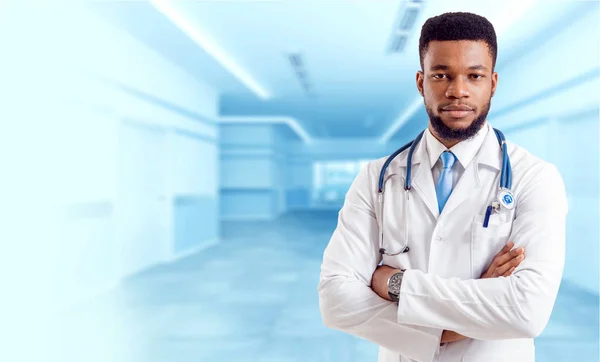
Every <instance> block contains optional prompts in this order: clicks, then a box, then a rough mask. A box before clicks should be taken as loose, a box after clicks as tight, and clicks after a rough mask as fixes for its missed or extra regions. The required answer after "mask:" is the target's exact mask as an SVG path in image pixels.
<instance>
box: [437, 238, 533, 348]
mask: <svg viewBox="0 0 600 362" xmlns="http://www.w3.org/2000/svg"><path fill="white" fill-rule="evenodd" d="M514 245H515V244H514V243H513V242H512V241H509V242H508V244H506V245H505V246H504V248H502V250H500V252H499V253H498V254H496V255H495V256H494V259H492V263H491V264H490V266H489V267H488V268H487V270H486V271H485V272H484V273H483V274H482V275H481V277H480V279H486V278H497V277H507V276H510V275H511V274H512V272H513V271H515V268H516V267H517V266H519V264H521V262H522V261H523V259H525V250H524V249H523V248H516V249H512V247H513V246H514ZM465 338H467V337H465V336H463V335H462V334H458V333H456V332H453V331H447V330H444V332H442V339H441V341H440V343H448V342H456V341H460V340H462V339H465Z"/></svg>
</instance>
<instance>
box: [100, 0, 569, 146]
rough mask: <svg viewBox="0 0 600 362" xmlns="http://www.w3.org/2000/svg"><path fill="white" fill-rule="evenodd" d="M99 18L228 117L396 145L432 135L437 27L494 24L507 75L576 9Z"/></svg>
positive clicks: (117, 14)
mask: <svg viewBox="0 0 600 362" xmlns="http://www.w3.org/2000/svg"><path fill="white" fill-rule="evenodd" d="M165 3H166V4H167V5H168V11H165V8H163V7H161V6H162V4H165ZM413 3H414V4H413ZM95 7H96V9H97V10H98V11H99V12H101V13H102V14H103V16H106V17H107V18H108V19H110V20H111V21H113V22H115V23H117V24H118V25H119V26H121V27H123V28H124V29H126V30H127V31H128V32H129V33H131V34H132V35H133V36H135V37H136V38H137V39H139V40H140V41H141V42H143V43H145V44H146V45H147V46H149V47H150V48H152V49H154V50H155V51H156V52H158V53H159V54H161V55H162V56H163V57H165V58H167V59H169V60H170V61H171V62H173V63H174V64H176V65H178V66H179V67H181V68H182V69H184V70H185V71H186V72H187V73H188V74H190V76H192V77H195V78H197V79H199V80H201V81H203V82H205V83H207V84H208V85H210V86H211V87H213V88H214V89H215V90H216V91H217V92H219V94H220V99H221V100H220V102H221V104H220V111H221V115H222V116H285V117H292V118H294V119H296V120H297V122H298V123H299V125H300V126H301V127H302V128H304V130H305V131H306V132H307V133H308V134H309V135H310V137H312V138H332V137H335V138H355V137H366V138H381V137H382V135H384V134H386V133H387V134H388V138H389V137H394V136H397V134H398V133H399V132H400V131H402V133H404V131H406V132H410V133H411V134H412V133H414V131H413V129H415V130H417V129H419V128H422V127H423V126H424V125H425V124H426V121H425V119H426V114H425V112H424V111H423V107H422V106H420V107H410V105H411V104H416V103H415V102H419V99H418V98H419V94H418V93H417V91H416V87H415V73H416V71H417V70H418V69H419V68H420V67H419V58H418V38H419V34H420V28H421V26H422V24H423V23H424V21H425V20H426V19H427V18H429V17H431V16H435V15H438V14H441V13H444V12H447V11H470V12H474V13H477V14H480V15H483V16H485V17H487V18H488V19H489V20H490V21H491V22H492V23H493V24H494V26H495V27H496V31H497V33H498V47H499V54H498V66H497V70H499V71H501V68H502V65H503V64H506V63H508V62H510V60H511V59H512V58H513V57H515V56H518V55H519V53H522V52H523V51H526V47H527V45H528V44H531V42H535V41H543V38H544V34H547V32H548V31H550V30H551V29H552V28H553V27H554V26H553V25H555V24H556V22H557V21H559V20H560V19H562V18H564V17H565V16H568V15H569V14H571V13H572V12H573V8H574V2H570V1H552V2H548V1H541V2H533V1H526V0H519V1H511V0H508V1H494V2H491V1H485V2H484V1H474V0H473V1H472V0H469V1H397V0H393V1H392V0H379V1H377V2H372V1H350V0H348V1H333V0H329V1H323V0H320V1H316V0H303V1H240V0H237V1H236V0H228V1H184V0H179V1H173V0H162V1H160V0H155V1H153V3H150V2H139V1H136V2H104V3H97V4H96V5H95ZM408 8H410V9H412V10H410V11H412V12H413V14H416V17H415V18H414V25H413V26H412V27H408V30H407V31H403V32H396V29H397V28H398V27H399V26H404V27H406V26H405V25H406V23H403V20H402V17H403V16H404V14H405V13H406V12H407V11H409V10H407V9H408ZM409 25H410V24H409ZM186 26H187V27H186ZM397 35H402V36H406V43H405V44H404V48H403V51H400V52H390V51H389V48H390V45H391V44H392V36H397ZM200 38H201V39H202V41H204V43H203V42H202V41H199V39H200ZM209 42H210V43H209ZM210 46H215V48H216V49H217V50H216V51H217V52H219V55H217V56H215V54H217V53H215V51H213V50H214V49H212V48H210ZM290 56H292V58H290ZM232 64H233V65H232ZM294 64H295V65H296V67H294V66H293V65H294ZM232 69H236V70H234V71H232ZM298 74H300V75H301V77H299V76H298ZM407 109H412V110H414V112H413V111H411V112H409V113H408V114H407V113H406V110H407ZM491 112H493V109H492V111H491Z"/></svg>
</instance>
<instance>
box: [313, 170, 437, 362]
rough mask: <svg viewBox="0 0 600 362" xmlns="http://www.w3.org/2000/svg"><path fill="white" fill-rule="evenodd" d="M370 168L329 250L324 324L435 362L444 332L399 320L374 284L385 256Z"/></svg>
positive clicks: (354, 188)
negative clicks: (374, 273) (380, 241)
mask: <svg viewBox="0 0 600 362" xmlns="http://www.w3.org/2000/svg"><path fill="white" fill-rule="evenodd" d="M370 167H372V166H371V164H369V165H367V166H366V167H363V169H362V170H361V171H360V173H359V175H358V176H357V177H356V179H355V180H354V182H353V183H352V185H351V187H350V190H349V191H348V193H347V194H346V199H345V201H344V205H343V207H342V209H341V211H340V213H339V217H338V224H337V227H336V229H335V231H334V233H333V235H332V237H331V240H330V241H329V244H328V246H327V247H326V249H325V252H324V256H323V263H322V265H321V276H320V282H319V287H318V291H319V307H320V310H321V316H322V319H323V323H324V324H325V326H327V327H329V328H332V329H336V330H340V331H343V332H346V333H349V334H352V335H355V336H358V337H361V338H364V339H366V340H369V341H371V342H374V343H376V344H378V345H379V346H382V347H384V348H386V349H389V350H391V351H394V352H396V353H398V354H400V355H402V356H405V357H408V358H411V359H414V360H416V361H419V362H425V361H432V360H433V359H434V356H435V355H436V353H437V352H438V350H439V346H440V338H441V334H442V330H441V329H438V328H427V327H420V326H410V325H407V324H403V323H399V322H398V321H397V313H398V307H397V305H396V303H393V302H390V301H388V300H385V299H382V298H380V297H379V296H378V295H377V294H376V293H375V292H374V291H373V290H372V289H371V287H370V285H371V277H372V275H373V272H374V271H375V268H376V267H377V265H378V264H379V262H380V260H381V257H380V254H379V252H378V250H379V247H378V244H379V238H378V232H379V231H378V226H377V221H376V219H375V212H374V206H375V205H374V203H373V193H374V192H375V184H374V183H373V182H372V181H373V180H372V177H370V176H369V175H370V172H369V168H370Z"/></svg>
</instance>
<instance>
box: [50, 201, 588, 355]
mask: <svg viewBox="0 0 600 362" xmlns="http://www.w3.org/2000/svg"><path fill="white" fill-rule="evenodd" d="M336 217H337V213H336V212H333V211H332V212H325V211H320V212H310V213H292V214H287V215H286V216H284V217H281V218H279V219H278V220H277V221H272V222H226V223H224V224H222V231H223V239H222V242H221V243H220V244H218V245H216V246H214V247H212V248H210V249H207V250H206V251H204V252H201V253H198V254H195V255H191V256H189V257H187V258H184V259H182V260H179V261H178V262H176V263H174V264H171V265H163V266H160V267H155V268H153V269H151V270H148V271H145V272H143V273H141V274H139V275H137V276H135V277H133V278H130V279H129V280H127V281H126V282H125V283H123V284H122V285H121V287H120V288H118V289H117V290H114V291H113V292H111V293H109V294H107V295H105V296H104V297H103V298H101V299H98V300H96V301H94V303H90V304H88V305H87V306H86V308H82V309H81V310H80V311H78V312H77V313H74V314H72V315H71V316H70V318H68V319H67V320H68V321H70V322H68V323H67V322H66V321H65V320H63V321H62V325H63V327H61V329H63V331H64V332H65V333H64V334H63V336H62V337H63V338H62V339H61V340H62V343H57V344H54V345H55V346H58V345H63V346H68V349H65V350H64V351H62V353H65V352H66V351H68V352H67V353H68V354H67V355H62V357H61V359H60V360H63V361H64V360H68V361H76V360H77V361H83V360H85V361H119V362H121V361H127V362H138V361H139V362H187V361H207V362H213V361H214V362H218V361H235V362H246V361H252V362H267V361H273V362H274V361H277V362H287V361H311V362H312V361H340V362H345V361H350V362H355V361H356V362H359V361H376V356H377V347H376V346H375V345H374V344H372V343H370V342H367V341H364V340H360V339H358V338H354V337H352V336H349V335H346V334H343V333H341V332H337V331H333V330H329V329H327V328H325V327H324V326H323V325H322V323H321V319H320V314H319V307H318V294H317V284H318V280H319V267H320V262H321V257H322V253H323V250H324V248H325V246H326V244H327V242H328V240H329V237H330V235H331V232H332V231H333V229H334V228H335V225H336ZM561 288H562V289H561V292H560V294H559V298H558V300H557V303H556V306H555V310H554V313H553V315H552V318H551V321H550V323H549V325H548V327H547V328H546V330H545V332H544V334H543V335H542V336H541V337H540V338H538V339H537V340H536V347H537V356H538V361H539V362H557V361H565V362H571V361H577V362H587V361H589V362H592V361H598V330H597V326H598V296H592V295H589V294H585V293H582V292H581V291H578V290H576V289H575V288H574V287H572V286H570V285H568V284H565V283H563V285H562V287H561ZM82 331H85V333H82ZM90 333H94V335H90ZM67 356H68V358H65V357H67Z"/></svg>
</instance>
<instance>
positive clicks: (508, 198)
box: [502, 195, 513, 205]
mask: <svg viewBox="0 0 600 362" xmlns="http://www.w3.org/2000/svg"><path fill="white" fill-rule="evenodd" d="M502 201H504V203H505V204H507V205H510V204H512V203H513V198H512V196H510V195H504V197H503V198H502Z"/></svg>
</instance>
